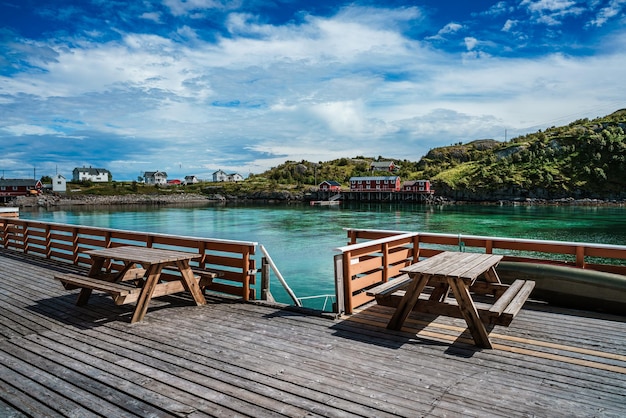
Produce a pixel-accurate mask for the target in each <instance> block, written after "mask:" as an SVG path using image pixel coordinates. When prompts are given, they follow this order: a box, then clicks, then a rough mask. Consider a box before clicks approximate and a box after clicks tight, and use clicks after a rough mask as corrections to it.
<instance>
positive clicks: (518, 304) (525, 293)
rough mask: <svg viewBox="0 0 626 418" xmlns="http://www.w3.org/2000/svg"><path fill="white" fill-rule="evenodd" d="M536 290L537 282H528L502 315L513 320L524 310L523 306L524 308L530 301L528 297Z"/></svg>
mask: <svg viewBox="0 0 626 418" xmlns="http://www.w3.org/2000/svg"><path fill="white" fill-rule="evenodd" d="M534 288H535V282H534V281H531V280H527V281H526V282H525V283H524V286H523V287H522V288H521V289H520V291H519V292H518V293H517V295H515V298H514V299H513V300H512V301H511V302H510V303H509V305H508V306H507V307H506V309H505V310H504V312H503V313H502V316H504V317H506V318H509V317H510V318H511V320H512V319H513V318H514V317H515V316H516V315H517V314H518V312H519V311H520V310H521V309H522V306H524V303H526V300H528V297H529V296H530V293H531V292H532V291H533V289H534Z"/></svg>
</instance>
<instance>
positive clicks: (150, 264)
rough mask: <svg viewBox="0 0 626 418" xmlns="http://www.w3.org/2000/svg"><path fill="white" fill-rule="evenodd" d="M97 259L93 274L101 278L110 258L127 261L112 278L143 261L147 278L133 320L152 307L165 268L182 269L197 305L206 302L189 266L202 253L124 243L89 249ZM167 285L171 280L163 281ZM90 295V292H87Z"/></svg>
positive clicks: (186, 283)
mask: <svg viewBox="0 0 626 418" xmlns="http://www.w3.org/2000/svg"><path fill="white" fill-rule="evenodd" d="M85 253H86V254H88V255H89V256H90V257H91V258H92V259H93V264H92V265H91V269H90V271H89V276H90V277H98V275H99V274H100V273H101V270H102V267H103V266H104V264H105V262H106V261H107V260H117V261H122V262H124V268H123V269H122V270H121V271H120V272H119V273H118V275H117V276H116V277H114V278H113V280H112V281H119V280H121V279H122V278H123V276H124V275H125V274H126V272H127V271H128V270H130V269H131V268H133V266H135V265H137V264H139V265H141V266H142V267H143V268H144V269H146V273H145V280H144V282H143V284H142V287H141V292H140V294H139V300H138V301H137V305H136V306H135V312H134V313H133V317H132V319H131V322H137V321H141V320H142V319H143V318H144V316H145V315H146V312H147V310H148V304H149V303H150V299H152V296H153V294H154V292H155V289H156V288H157V286H159V279H160V277H161V272H162V271H163V268H164V267H168V266H174V267H175V268H176V269H178V270H179V271H180V282H181V283H182V285H183V287H184V289H185V290H186V291H188V292H189V293H190V294H191V296H192V297H193V299H194V301H195V302H196V304H197V305H205V304H206V299H205V298H204V295H203V294H202V291H201V290H200V287H199V286H198V282H197V281H196V279H195V277H194V274H193V271H192V270H191V267H190V265H189V261H190V260H192V259H194V258H198V257H199V255H198V254H194V253H189V252H184V251H173V250H164V249H160V248H146V247H135V246H122V247H114V248H103V249H99V250H91V251H85ZM163 285H167V283H163ZM90 290H91V289H83V290H82V291H81V296H82V292H85V293H90ZM86 297H89V295H86Z"/></svg>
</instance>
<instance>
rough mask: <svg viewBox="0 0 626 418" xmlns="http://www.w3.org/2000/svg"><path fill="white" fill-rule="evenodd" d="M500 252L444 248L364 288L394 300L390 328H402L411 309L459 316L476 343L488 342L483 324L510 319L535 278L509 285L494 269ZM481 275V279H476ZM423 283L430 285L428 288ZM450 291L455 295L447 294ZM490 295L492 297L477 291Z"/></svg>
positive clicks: (382, 301) (381, 299) (380, 297)
mask: <svg viewBox="0 0 626 418" xmlns="http://www.w3.org/2000/svg"><path fill="white" fill-rule="evenodd" d="M502 257H503V256H501V255H494V254H479V253H463V252H453V251H444V252H441V253H439V254H437V255H435V256H432V257H430V258H427V259H426V260H423V261H420V262H417V263H415V264H412V265H410V266H408V267H405V268H403V269H401V270H400V272H401V273H406V275H402V276H400V277H399V278H398V279H396V280H392V281H390V282H388V283H384V284H382V285H380V286H376V287H374V288H372V289H369V290H368V291H366V294H368V295H370V296H374V297H375V298H376V301H377V302H378V303H380V304H381V305H387V306H395V308H396V310H395V311H394V313H393V315H392V317H391V319H390V320H389V323H388V324H387V328H388V329H392V330H400V329H401V328H402V325H403V323H404V321H405V320H406V318H407V317H408V316H409V314H410V313H411V311H417V312H424V313H430V314H435V315H446V316H453V317H462V318H464V319H465V322H466V323H467V327H468V329H469V331H470V333H471V335H472V338H473V339H474V342H475V343H476V345H478V346H480V347H483V348H492V345H491V342H490V341H489V334H488V332H487V329H486V328H485V324H497V325H507V326H508V325H509V324H510V323H511V321H512V320H513V318H514V317H515V315H517V313H519V311H520V310H521V308H522V306H523V304H524V302H526V300H527V299H528V296H529V295H530V292H531V291H532V289H533V288H534V285H535V283H534V282H532V281H524V280H519V281H516V282H515V283H514V284H512V285H510V286H508V285H506V284H503V283H501V281H500V278H499V277H498V274H497V272H496V270H495V267H496V266H497V264H498V263H499V262H500V261H501V260H502ZM479 277H481V280H477V279H478V278H479ZM426 288H430V289H432V291H431V292H430V294H427V292H425V289H426ZM450 293H451V294H452V295H453V296H454V301H452V300H451V299H452V298H450V297H449V295H450ZM486 295H490V301H491V302H492V303H484V302H483V300H479V299H478V298H477V297H476V296H478V297H479V298H480V297H486Z"/></svg>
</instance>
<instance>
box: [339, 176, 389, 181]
mask: <svg viewBox="0 0 626 418" xmlns="http://www.w3.org/2000/svg"><path fill="white" fill-rule="evenodd" d="M398 178H399V177H398V176H377V177H376V176H375V177H350V181H365V180H393V181H396V179H398Z"/></svg>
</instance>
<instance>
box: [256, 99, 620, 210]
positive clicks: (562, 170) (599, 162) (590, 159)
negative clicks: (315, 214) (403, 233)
mask: <svg viewBox="0 0 626 418" xmlns="http://www.w3.org/2000/svg"><path fill="white" fill-rule="evenodd" d="M625 131H626V109H623V110H619V111H617V112H615V113H613V114H611V115H608V116H605V117H601V118H597V119H594V120H588V119H582V120H577V121H574V122H572V123H570V124H569V125H567V126H562V127H552V128H550V129H547V130H545V131H544V132H542V131H539V132H536V133H533V134H529V135H525V136H521V137H517V138H513V139H511V140H510V141H508V142H499V141H495V140H492V139H482V140H475V141H471V142H469V143H467V144H462V143H458V144H455V145H451V146H447V147H440V148H435V149H432V150H431V151H430V152H429V153H428V154H427V155H426V156H424V157H423V158H422V159H421V160H420V161H418V162H412V161H408V160H402V161H398V160H394V162H395V163H396V164H397V165H398V166H399V167H400V169H399V170H398V171H397V172H396V173H393V174H394V175H399V176H400V177H401V178H402V180H403V181H404V180H416V179H430V180H431V181H432V182H433V183H434V186H435V188H436V189H437V190H438V191H439V192H441V193H443V194H451V195H452V194H456V195H458V194H459V193H461V194H462V195H464V196H468V197H474V198H477V199H487V198H489V196H490V195H494V196H495V195H498V196H504V195H506V196H509V197H515V196H518V197H524V196H535V197H551V198H555V197H569V196H575V197H604V198H606V197H613V196H621V195H623V194H624V191H626V135H625ZM375 160H379V161H382V160H392V159H391V158H384V157H378V158H367V157H356V158H341V159H339V160H334V161H328V162H319V163H311V162H308V161H301V162H294V161H287V162H285V163H284V164H281V165H280V166H278V167H275V168H272V169H271V170H269V171H267V172H265V173H263V174H260V175H256V176H253V177H252V178H251V180H253V181H259V180H260V179H265V180H267V181H271V182H272V183H274V184H292V185H294V186H296V187H304V186H313V185H316V184H319V183H320V182H322V181H323V180H335V181H338V182H340V183H342V184H344V185H347V184H348V180H349V179H350V177H353V176H367V175H391V173H382V172H377V173H371V172H370V171H369V164H370V162H372V161H375Z"/></svg>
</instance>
